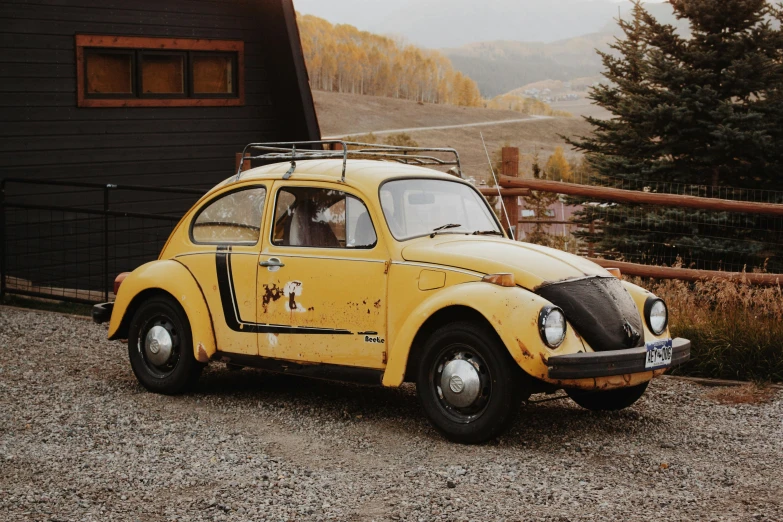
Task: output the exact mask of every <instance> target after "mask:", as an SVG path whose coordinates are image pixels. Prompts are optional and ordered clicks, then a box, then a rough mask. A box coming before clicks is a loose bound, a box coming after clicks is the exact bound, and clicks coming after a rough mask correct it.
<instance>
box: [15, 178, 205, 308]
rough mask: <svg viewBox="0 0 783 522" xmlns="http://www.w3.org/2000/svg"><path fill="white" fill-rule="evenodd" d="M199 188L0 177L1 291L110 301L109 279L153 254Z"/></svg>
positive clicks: (82, 300)
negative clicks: (0, 179) (0, 178)
mask: <svg viewBox="0 0 783 522" xmlns="http://www.w3.org/2000/svg"><path fill="white" fill-rule="evenodd" d="M204 193H205V191H204V190H200V189H193V188H171V187H150V186H136V185H106V184H98V183H75V182H62V181H42V180H25V179H13V178H8V179H4V180H2V181H0V249H1V250H0V296H2V295H4V294H5V293H9V294H19V295H26V296H34V297H44V298H51V299H57V300H61V301H72V302H78V303H96V302H100V301H108V300H110V299H111V298H112V297H113V296H112V286H113V281H114V277H115V276H116V275H117V274H119V273H121V272H129V271H131V270H133V269H134V268H136V267H138V266H140V265H142V264H144V263H147V262H149V261H152V260H154V259H157V257H158V255H159V253H160V251H161V249H162V248H163V246H164V244H165V243H166V240H167V239H168V237H169V235H170V234H171V232H172V230H173V229H174V227H175V226H176V224H177V223H178V222H179V220H180V218H181V217H182V215H183V214H184V213H185V212H187V210H188V209H189V208H190V207H191V206H192V205H193V203H195V201H196V200H198V199H199V198H200V197H201V196H202V195H203V194H204ZM74 202H77V204H74Z"/></svg>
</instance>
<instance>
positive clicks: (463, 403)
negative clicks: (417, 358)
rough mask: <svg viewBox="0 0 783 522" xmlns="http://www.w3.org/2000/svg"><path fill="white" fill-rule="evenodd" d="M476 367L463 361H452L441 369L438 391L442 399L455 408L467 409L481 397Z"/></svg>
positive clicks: (479, 377)
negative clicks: (441, 394)
mask: <svg viewBox="0 0 783 522" xmlns="http://www.w3.org/2000/svg"><path fill="white" fill-rule="evenodd" d="M477 366H478V365H476V364H475V363H473V361H468V360H465V359H453V360H451V361H449V362H447V363H446V364H445V365H444V367H443V373H441V377H440V389H441V393H443V399H444V400H445V401H446V402H447V403H449V404H450V405H451V406H454V407H455V408H467V407H469V406H471V405H473V403H475V402H476V399H478V398H479V397H480V396H481V376H480V375H479V369H478V368H477Z"/></svg>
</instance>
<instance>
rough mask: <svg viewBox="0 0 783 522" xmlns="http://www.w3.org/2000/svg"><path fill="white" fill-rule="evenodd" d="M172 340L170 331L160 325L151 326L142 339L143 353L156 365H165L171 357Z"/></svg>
mask: <svg viewBox="0 0 783 522" xmlns="http://www.w3.org/2000/svg"><path fill="white" fill-rule="evenodd" d="M173 347H174V340H173V339H172V337H171V333H169V331H168V330H167V329H166V328H165V327H163V326H160V325H156V326H153V327H152V328H150V330H149V332H147V337H146V338H145V339H144V354H145V355H146V357H147V360H148V361H149V362H151V363H152V364H154V365H156V366H163V365H165V364H166V363H167V362H168V361H169V359H170V358H171V353H172V349H173Z"/></svg>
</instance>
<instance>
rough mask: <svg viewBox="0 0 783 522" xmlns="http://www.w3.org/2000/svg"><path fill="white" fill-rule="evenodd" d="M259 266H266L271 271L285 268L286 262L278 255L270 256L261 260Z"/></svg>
mask: <svg viewBox="0 0 783 522" xmlns="http://www.w3.org/2000/svg"><path fill="white" fill-rule="evenodd" d="M258 266H263V267H265V268H268V269H269V271H270V272H276V271H277V270H280V269H281V268H283V267H284V266H285V263H283V262H282V261H280V260H279V259H278V258H276V257H270V258H269V259H268V260H266V261H259V262H258Z"/></svg>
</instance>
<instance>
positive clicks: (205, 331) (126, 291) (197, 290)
mask: <svg viewBox="0 0 783 522" xmlns="http://www.w3.org/2000/svg"><path fill="white" fill-rule="evenodd" d="M150 290H153V291H154V290H159V291H163V292H166V293H167V294H169V295H171V296H172V297H173V298H174V299H176V300H177V302H178V303H179V304H180V306H182V308H183V309H184V310H185V314H186V315H187V316H188V321H189V322H190V330H191V332H192V334H193V351H194V356H195V357H196V360H197V361H200V362H208V361H209V359H210V357H212V356H213V355H214V354H215V352H216V351H217V344H216V342H215V331H214V328H213V326H212V317H211V315H210V313H209V308H208V307H207V303H206V301H205V299H204V294H203V292H202V291H201V287H199V285H198V283H197V282H196V280H195V278H194V277H193V274H191V273H190V271H189V270H188V269H187V268H185V266H184V265H182V264H181V263H179V262H177V261H174V260H164V261H152V262H150V263H147V264H145V265H142V266H140V267H139V268H137V269H136V270H134V271H133V272H131V273H130V275H128V277H126V278H125V280H124V281H123V282H122V285H120V289H119V292H118V293H117V299H116V301H115V302H114V309H113V310H112V314H111V321H110V322H109V339H116V338H118V337H119V334H120V331H121V330H122V329H123V327H124V325H127V324H128V322H129V321H130V320H131V319H132V317H130V314H131V313H133V311H134V310H135V308H136V306H137V305H139V304H140V303H139V302H138V299H143V296H142V294H143V293H145V292H147V291H150Z"/></svg>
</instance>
